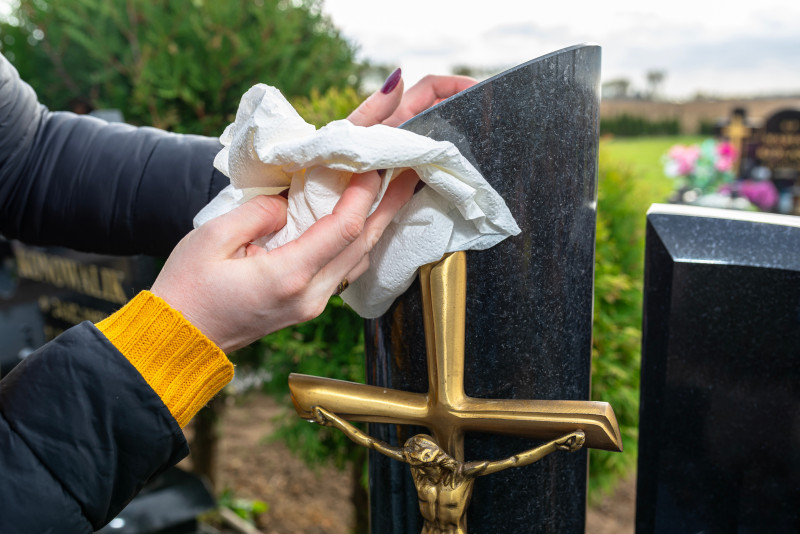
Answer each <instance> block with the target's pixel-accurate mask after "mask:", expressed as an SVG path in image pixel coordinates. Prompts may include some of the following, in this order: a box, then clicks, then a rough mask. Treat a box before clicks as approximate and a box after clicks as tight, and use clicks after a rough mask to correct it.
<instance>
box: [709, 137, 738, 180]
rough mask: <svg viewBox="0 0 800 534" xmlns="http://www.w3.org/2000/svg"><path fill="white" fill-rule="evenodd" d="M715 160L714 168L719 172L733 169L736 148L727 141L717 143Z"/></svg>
mask: <svg viewBox="0 0 800 534" xmlns="http://www.w3.org/2000/svg"><path fill="white" fill-rule="evenodd" d="M717 156H718V157H717V161H716V162H715V163H714V168H715V169H717V170H718V171H719V172H728V171H730V170H733V162H734V161H735V160H736V149H735V148H734V147H733V145H732V144H731V143H729V142H728V141H722V142H720V143H717Z"/></svg>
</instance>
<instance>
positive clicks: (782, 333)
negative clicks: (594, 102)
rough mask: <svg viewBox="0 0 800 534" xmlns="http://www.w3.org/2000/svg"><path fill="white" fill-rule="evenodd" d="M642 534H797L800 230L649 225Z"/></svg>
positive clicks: (781, 225)
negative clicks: (758, 533) (735, 533)
mask: <svg viewBox="0 0 800 534" xmlns="http://www.w3.org/2000/svg"><path fill="white" fill-rule="evenodd" d="M646 239H647V243H646V253H645V255H646V260H645V291H644V325H643V346H642V382H641V405H640V422H639V467H638V474H637V476H638V486H637V507H636V532H639V533H642V534H645V533H647V534H650V533H664V534H667V533H673V532H709V533H711V532H742V533H749V532H797V529H798V526H800V418H798V408H799V407H800V388H799V387H798V384H800V254H798V251H800V218H797V217H792V216H782V215H774V214H763V213H746V212H735V211H729V210H713V209H708V208H697V207H692V206H665V205H654V206H653V207H652V208H651V209H650V211H649V213H648V217H647V236H646Z"/></svg>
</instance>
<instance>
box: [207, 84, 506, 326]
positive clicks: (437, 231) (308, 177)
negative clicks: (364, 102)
mask: <svg viewBox="0 0 800 534" xmlns="http://www.w3.org/2000/svg"><path fill="white" fill-rule="evenodd" d="M220 142H221V143H222V145H223V148H222V150H221V151H220V152H219V153H218V154H217V157H216V159H215V160H214V166H215V167H216V168H217V169H219V170H220V171H221V172H222V173H223V174H225V175H226V176H228V177H229V178H230V179H231V185H229V186H228V187H226V188H225V189H223V190H222V191H221V192H220V193H219V195H217V197H216V198H214V199H213V200H212V201H211V202H210V203H209V204H208V205H207V206H206V207H205V208H203V209H202V210H201V211H200V212H199V213H198V214H197V216H196V217H195V220H194V223H195V226H196V227H197V226H200V225H202V224H204V223H205V222H207V221H209V220H211V219H213V218H214V217H217V216H219V215H222V214H223V213H226V212H228V211H230V210H232V209H233V208H235V207H236V206H238V205H240V204H243V203H244V202H246V201H248V200H250V199H251V198H253V197H254V196H257V195H262V194H266V195H270V194H277V193H279V192H281V191H283V190H285V189H286V188H287V187H288V188H289V194H288V200H289V203H288V215H287V223H286V226H285V227H284V228H283V229H281V230H279V231H278V232H276V233H274V234H272V235H270V236H266V237H265V238H263V239H261V240H259V241H258V244H260V245H263V246H264V247H265V248H266V249H267V250H272V249H274V248H277V247H279V246H281V245H283V244H285V243H287V242H289V241H291V240H293V239H295V238H297V237H298V236H300V235H301V234H302V233H303V232H304V231H305V230H306V229H307V228H309V227H310V226H311V225H312V224H313V223H314V222H315V221H316V220H318V219H320V218H322V217H323V216H325V215H328V214H330V213H331V212H332V211H333V208H334V206H335V205H336V202H337V201H338V200H339V197H341V195H342V192H343V191H344V189H345V187H346V186H347V184H348V182H349V180H350V177H351V176H352V174H353V173H363V172H366V171H370V170H376V169H386V173H385V174H384V177H383V182H382V187H381V190H380V193H379V195H378V197H377V198H376V200H375V204H374V205H373V207H372V209H373V210H374V209H375V208H376V207H377V205H378V203H379V202H380V199H381V198H382V197H383V194H384V192H385V191H386V187H387V186H388V184H389V182H390V181H391V180H392V178H393V177H394V176H397V175H399V174H400V172H402V171H403V170H405V169H408V168H411V169H413V170H415V171H416V172H417V174H418V175H419V177H420V178H421V179H422V181H424V182H425V183H426V184H427V187H424V188H422V189H421V190H420V191H419V192H418V193H417V194H415V195H414V197H413V198H412V199H411V200H410V201H409V202H408V203H407V204H406V205H405V206H404V207H403V208H402V209H401V210H400V212H398V214H397V215H396V216H395V218H394V220H393V221H392V223H391V224H390V225H389V227H388V228H387V229H386V231H385V232H384V234H383V236H382V237H381V239H380V240H379V242H378V244H377V245H376V246H375V248H374V249H373V250H372V252H371V254H370V268H369V270H368V271H367V272H366V273H364V274H363V275H362V276H361V277H359V278H358V280H356V281H353V282H351V283H350V286H349V287H348V288H347V289H346V290H345V291H344V292H343V293H342V298H343V299H344V301H345V302H347V303H348V304H349V305H350V306H351V307H352V308H353V309H354V310H355V311H356V312H357V313H358V314H359V315H361V316H362V317H367V318H372V317H378V316H379V315H381V314H383V313H384V312H386V310H387V309H388V308H389V306H391V304H392V302H393V301H394V299H395V298H396V297H397V296H399V295H400V294H402V293H403V292H404V291H405V290H406V289H407V288H408V286H409V285H411V283H412V282H413V280H414V275H415V273H416V270H417V268H418V267H420V266H421V265H425V264H426V263H430V262H433V261H437V260H439V259H440V258H441V257H442V256H443V255H444V254H445V253H447V252H454V251H457V250H468V249H474V250H482V249H486V248H489V247H491V246H493V245H495V244H497V243H499V242H500V241H502V240H503V239H505V238H506V237H508V236H510V235H516V234H518V233H519V232H520V229H519V227H518V226H517V223H516V222H515V221H514V218H513V216H512V215H511V212H510V211H509V210H508V207H507V206H506V204H505V202H504V201H503V199H502V197H500V195H499V194H498V193H497V192H496V191H495V190H494V189H493V188H492V187H491V186H490V185H489V184H488V183H487V182H486V180H485V179H484V178H483V177H482V176H481V174H480V173H479V172H478V171H477V170H476V169H475V167H473V166H472V164H470V163H469V161H467V160H466V159H465V158H464V157H463V156H462V155H461V153H460V152H459V151H458V149H457V148H456V147H455V145H453V144H452V143H449V142H443V141H435V140H433V139H430V138H427V137H424V136H421V135H418V134H415V133H412V132H408V131H406V130H401V129H398V128H391V127H388V126H383V125H376V126H370V127H361V126H355V125H353V124H352V123H350V122H349V121H346V120H340V121H334V122H331V123H330V124H328V125H326V126H324V127H322V128H320V129H319V130H317V129H316V128H315V127H314V126H313V125H311V124H308V123H307V122H305V121H304V120H303V119H302V118H301V117H300V115H298V113H297V112H296V111H295V109H294V108H293V107H292V106H291V104H289V102H288V101H287V100H286V99H285V98H284V97H283V95H282V94H281V93H280V91H278V90H277V89H275V88H274V87H270V86H267V85H264V84H259V85H256V86H254V87H252V88H251V89H250V90H249V91H247V93H245V95H244V96H243V97H242V100H241V103H240V105H239V109H238V111H237V113H236V120H235V122H234V123H233V124H230V125H229V126H228V127H227V128H226V129H225V131H224V132H223V134H222V136H221V137H220Z"/></svg>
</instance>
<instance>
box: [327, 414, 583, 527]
mask: <svg viewBox="0 0 800 534" xmlns="http://www.w3.org/2000/svg"><path fill="white" fill-rule="evenodd" d="M313 413H314V418H315V420H316V421H317V423H319V424H321V425H326V426H333V427H336V428H338V429H339V430H341V431H342V432H344V434H345V435H346V436H347V437H349V438H350V439H351V440H353V441H354V442H355V443H357V444H359V445H361V446H362V447H367V448H369V449H373V450H376V451H378V452H380V453H381V454H385V455H386V456H388V457H389V458H393V459H395V460H399V461H401V462H405V463H407V464H408V465H409V466H410V467H411V477H412V478H413V479H414V485H415V486H416V488H417V494H418V495H419V508H420V512H422V517H423V518H424V520H425V523H424V526H423V528H422V534H466V532H467V528H466V522H467V514H466V512H467V507H468V506H469V501H470V497H471V496H472V488H473V486H474V484H475V479H476V478H477V477H479V476H483V475H491V474H492V473H497V472H498V471H502V470H503V469H508V468H509V467H521V466H523V465H528V464H532V463H534V462H536V461H538V460H541V459H542V458H544V457H545V456H547V455H548V454H550V453H552V452H555V451H569V452H573V451H577V450H578V449H580V448H581V447H582V446H583V443H584V441H585V439H586V437H585V435H584V433H583V432H582V431H581V430H576V431H575V432H571V433H569V434H566V435H564V436H562V437H560V438H558V439H555V440H553V441H550V442H549V443H545V444H544V445H541V446H539V447H536V448H534V449H530V450H527V451H524V452H521V453H519V454H515V455H514V456H511V457H510V458H506V459H504V460H497V461H494V462H491V461H487V460H484V461H480V462H461V461H458V460H456V459H454V458H453V457H451V456H450V455H448V454H447V453H446V452H445V451H444V450H443V449H442V448H441V447H439V445H437V444H436V442H435V441H434V440H433V438H432V437H430V436H428V435H425V434H418V435H416V436H412V437H411V438H409V439H408V441H406V443H405V445H403V446H402V447H394V446H392V445H389V444H388V443H386V442H384V441H381V440H378V439H375V438H373V437H371V436H369V435H368V434H365V433H364V432H362V431H360V430H359V429H357V428H356V427H354V426H353V425H351V424H350V423H348V422H347V421H345V420H344V419H342V418H341V417H338V416H337V415H335V414H333V413H331V412H329V411H327V410H326V409H325V408H322V407H320V406H316V407H314V410H313Z"/></svg>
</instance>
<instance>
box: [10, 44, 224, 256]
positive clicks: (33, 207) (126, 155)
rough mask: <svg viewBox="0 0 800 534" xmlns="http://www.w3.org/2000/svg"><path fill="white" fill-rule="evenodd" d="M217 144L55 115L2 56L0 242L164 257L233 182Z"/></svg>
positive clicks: (150, 129) (97, 120) (151, 130)
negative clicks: (220, 167) (218, 162)
mask: <svg viewBox="0 0 800 534" xmlns="http://www.w3.org/2000/svg"><path fill="white" fill-rule="evenodd" d="M219 148H220V144H219V141H218V140H217V139H213V138H206V137H200V136H194V135H178V134H170V133H167V132H163V131H161V130H156V129H154V128H135V127H133V126H130V125H127V124H118V123H115V124H110V123H107V122H105V121H102V120H100V119H96V118H93V117H89V116H85V115H75V114H72V113H66V112H50V111H48V110H47V109H46V108H45V107H44V106H43V105H41V104H39V102H38V101H37V98H36V94H35V93H34V91H33V89H32V88H31V87H30V86H29V85H27V84H26V83H24V82H23V81H21V80H20V78H19V75H18V74H17V71H16V69H14V67H13V66H12V65H11V64H10V63H9V62H8V60H6V58H5V57H3V56H2V55H1V54H0V234H3V235H5V236H6V237H8V238H17V239H20V240H22V241H25V242H28V243H31V244H37V245H59V246H65V247H70V248H74V249H77V250H85V251H91V252H99V253H107V254H136V253H144V254H153V255H163V256H166V255H168V254H169V252H170V251H171V250H172V248H173V247H174V246H175V244H177V242H178V241H179V240H180V239H181V237H183V236H184V235H185V234H186V233H187V232H188V231H189V230H191V228H192V218H193V217H194V215H195V214H196V213H197V212H198V211H199V210H200V209H201V208H202V207H203V206H204V205H205V204H207V203H208V202H209V201H210V200H211V199H212V198H213V197H214V196H215V195H216V194H217V192H219V190H220V189H222V188H223V187H225V186H226V185H227V184H228V183H229V180H228V179H227V178H226V177H225V176H224V175H222V174H221V173H219V172H218V171H216V170H215V169H214V168H213V166H212V163H213V160H214V156H215V155H216V153H217V152H218V151H219Z"/></svg>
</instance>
